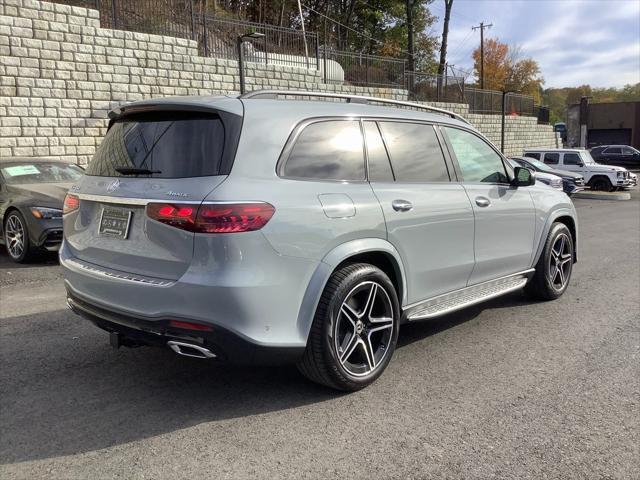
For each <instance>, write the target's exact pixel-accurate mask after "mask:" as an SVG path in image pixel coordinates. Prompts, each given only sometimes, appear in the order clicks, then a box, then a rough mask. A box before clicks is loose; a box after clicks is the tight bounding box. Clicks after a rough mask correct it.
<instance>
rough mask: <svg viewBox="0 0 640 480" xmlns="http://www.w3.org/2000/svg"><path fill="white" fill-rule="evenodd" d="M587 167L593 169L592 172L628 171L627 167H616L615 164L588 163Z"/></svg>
mask: <svg viewBox="0 0 640 480" xmlns="http://www.w3.org/2000/svg"><path fill="white" fill-rule="evenodd" d="M585 168H587V169H589V170H591V171H592V172H626V171H627V169H626V168H624V167H616V166H615V165H601V164H599V163H596V164H593V163H586V164H585Z"/></svg>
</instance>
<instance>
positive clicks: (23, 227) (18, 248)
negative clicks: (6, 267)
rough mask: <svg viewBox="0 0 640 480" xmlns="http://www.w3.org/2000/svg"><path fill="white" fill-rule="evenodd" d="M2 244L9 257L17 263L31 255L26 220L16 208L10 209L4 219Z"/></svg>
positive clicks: (31, 249) (24, 260) (25, 260)
mask: <svg viewBox="0 0 640 480" xmlns="http://www.w3.org/2000/svg"><path fill="white" fill-rule="evenodd" d="M3 235H4V245H5V248H6V249H7V254H8V255H9V258H11V260H13V261H14V262H17V263H25V262H27V261H29V260H30V259H31V258H32V256H33V248H32V247H31V241H30V239H29V230H28V227H27V222H25V220H24V217H23V216H22V214H21V213H20V212H19V211H18V210H11V211H10V212H9V214H8V215H7V216H6V218H5V219H4V225H3Z"/></svg>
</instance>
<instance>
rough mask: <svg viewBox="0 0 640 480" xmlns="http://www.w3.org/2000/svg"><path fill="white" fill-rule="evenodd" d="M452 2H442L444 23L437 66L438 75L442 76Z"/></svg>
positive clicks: (449, 0)
mask: <svg viewBox="0 0 640 480" xmlns="http://www.w3.org/2000/svg"><path fill="white" fill-rule="evenodd" d="M452 6H453V0H444V23H443V26H442V43H441V44H440V64H439V65H438V75H443V74H445V73H447V72H445V68H446V65H447V38H448V37H449V19H450V18H451V7H452Z"/></svg>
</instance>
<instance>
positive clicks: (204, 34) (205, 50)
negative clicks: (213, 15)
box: [202, 14, 209, 57]
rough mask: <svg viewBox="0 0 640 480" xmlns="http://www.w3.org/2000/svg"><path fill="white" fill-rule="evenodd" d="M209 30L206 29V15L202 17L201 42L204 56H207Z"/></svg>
mask: <svg viewBox="0 0 640 480" xmlns="http://www.w3.org/2000/svg"><path fill="white" fill-rule="evenodd" d="M208 30H209V28H208V27H207V15H206V14H205V15H203V16H202V41H203V42H204V56H205V57H208V56H209V35H208V33H207V32H208Z"/></svg>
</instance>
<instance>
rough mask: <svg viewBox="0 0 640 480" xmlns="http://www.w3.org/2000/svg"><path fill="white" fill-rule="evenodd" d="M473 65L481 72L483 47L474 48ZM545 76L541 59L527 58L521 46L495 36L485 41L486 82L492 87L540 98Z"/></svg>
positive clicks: (488, 87)
mask: <svg viewBox="0 0 640 480" xmlns="http://www.w3.org/2000/svg"><path fill="white" fill-rule="evenodd" d="M473 60H474V69H475V71H476V75H477V76H478V77H479V76H480V48H477V49H476V50H474V52H473ZM543 83H544V79H543V78H542V77H541V76H540V67H539V66H538V62H536V61H535V60H533V59H532V58H525V57H524V56H523V55H522V51H521V50H520V48H518V47H514V46H509V45H507V44H506V43H502V42H500V41H499V40H498V39H496V38H489V39H487V40H485V42H484V85H485V88H487V89H489V90H498V91H513V92H519V93H524V94H527V95H532V96H533V97H534V99H535V100H536V102H539V101H540V89H541V86H542V84H543Z"/></svg>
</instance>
